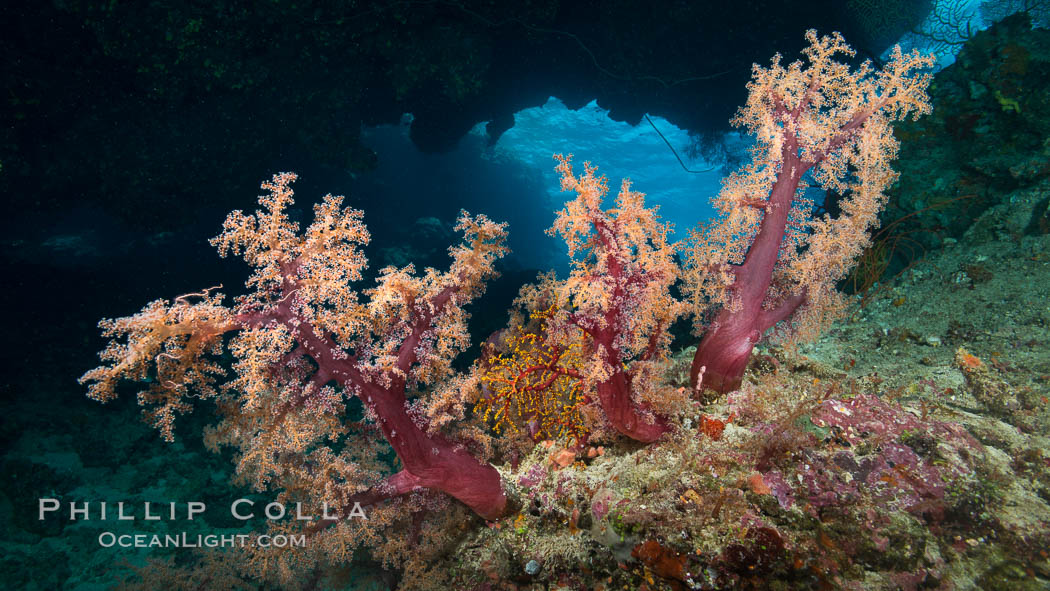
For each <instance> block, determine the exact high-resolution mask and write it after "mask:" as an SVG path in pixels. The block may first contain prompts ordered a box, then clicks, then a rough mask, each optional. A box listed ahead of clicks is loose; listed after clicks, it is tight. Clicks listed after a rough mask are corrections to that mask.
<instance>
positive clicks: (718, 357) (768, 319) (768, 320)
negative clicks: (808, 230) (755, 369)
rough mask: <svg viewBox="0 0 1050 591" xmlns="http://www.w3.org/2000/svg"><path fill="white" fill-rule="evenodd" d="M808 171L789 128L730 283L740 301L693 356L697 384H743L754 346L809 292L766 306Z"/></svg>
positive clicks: (717, 387)
mask: <svg viewBox="0 0 1050 591" xmlns="http://www.w3.org/2000/svg"><path fill="white" fill-rule="evenodd" d="M804 171H805V167H804V165H803V162H802V161H801V160H800V158H799V156H798V140H797V139H796V138H795V137H794V135H792V134H790V133H786V134H785V137H784V145H783V147H782V149H781V165H780V173H779V174H778V175H777V180H776V181H775V182H774V183H773V188H772V190H771V191H770V194H769V200H768V201H767V202H765V203H763V204H761V205H760V206H759V207H761V208H762V209H763V211H764V214H763V217H762V223H761V225H760V226H759V230H758V234H757V235H756V236H755V240H754V241H753V242H752V243H751V248H750V249H748V252H747V256H746V257H745V259H744V262H743V263H742V264H741V265H740V266H739V267H737V268H736V270H735V272H736V281H734V282H733V285H732V286H731V287H730V288H729V289H730V291H731V292H732V294H733V298H734V299H736V300H737V301H736V302H735V303H734V305H733V306H732V307H731V308H726V309H723V310H722V311H721V312H720V313H719V314H718V316H717V317H716V318H715V320H714V322H713V323H711V327H712V328H711V329H710V330H708V331H707V333H706V334H705V335H704V338H703V339H702V340H701V341H700V345H699V346H698V347H697V349H696V355H694V356H693V364H692V367H691V368H690V375H689V377H690V381H691V383H692V386H693V389H694V390H696V389H697V388H698V387H699V388H704V389H708V390H714V391H716V392H720V393H725V392H731V391H733V390H735V389H737V388H739V387H740V382H741V380H742V379H743V376H744V369H746V368H747V362H748V360H749V359H750V358H751V351H752V350H753V349H754V348H755V344H756V343H758V341H759V339H761V338H762V334H763V333H764V332H765V331H766V330H767V329H769V328H770V327H771V326H773V325H774V324H776V323H777V322H779V321H780V320H783V319H785V318H787V317H788V316H790V315H791V313H792V312H794V311H795V310H796V309H797V308H798V306H799V305H800V304H801V303H802V301H803V300H804V298H805V296H804V295H796V296H792V297H790V298H788V299H787V301H785V302H784V303H783V304H782V305H781V306H779V307H778V308H777V309H776V310H775V311H767V310H764V309H763V308H762V304H763V302H764V301H765V299H766V296H767V295H768V293H769V286H770V284H771V283H772V281H773V269H774V268H775V267H776V263H777V256H778V255H779V254H780V244H781V242H782V241H783V240H784V232H785V230H786V229H787V223H788V215H789V213H790V211H791V202H792V200H793V199H794V198H795V193H796V192H797V191H798V185H799V180H800V179H801V176H802V173H803V172H804ZM701 370H702V371H703V377H702V381H701Z"/></svg>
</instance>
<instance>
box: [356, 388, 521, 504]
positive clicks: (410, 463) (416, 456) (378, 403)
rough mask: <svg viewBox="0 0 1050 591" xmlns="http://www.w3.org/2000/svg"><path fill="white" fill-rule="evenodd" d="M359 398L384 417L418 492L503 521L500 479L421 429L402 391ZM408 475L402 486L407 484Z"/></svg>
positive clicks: (374, 391) (369, 391)
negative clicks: (436, 494) (444, 497)
mask: <svg viewBox="0 0 1050 591" xmlns="http://www.w3.org/2000/svg"><path fill="white" fill-rule="evenodd" d="M360 396H361V399H362V401H363V402H364V403H365V405H366V406H369V407H370V408H371V409H372V410H373V411H374V412H375V413H376V415H377V416H378V417H379V428H380V429H381V430H382V432H383V436H384V437H385V438H386V440H387V441H388V442H390V445H391V446H392V447H393V448H394V452H395V453H396V454H397V457H398V459H400V460H401V463H402V465H403V466H404V472H406V473H407V474H408V475H411V477H413V478H414V479H415V480H414V485H415V486H418V487H425V488H431V489H434V490H440V491H442V492H444V493H447V494H448V495H450V496H452V497H453V498H455V499H457V500H459V501H460V502H462V503H463V504H464V505H466V506H468V507H470V508H471V509H472V510H473V511H474V512H475V513H477V514H478V515H480V516H481V517H483V518H485V519H489V520H495V519H498V518H500V517H502V516H503V514H504V513H505V511H506V510H507V495H506V493H505V492H504V490H503V480H502V477H501V476H500V473H499V472H498V471H497V470H496V469H495V468H493V467H492V466H491V465H490V464H488V463H485V462H481V461H480V460H478V459H477V458H475V457H474V456H472V455H471V454H470V452H468V451H467V450H466V449H465V448H464V447H463V446H462V445H458V444H456V443H454V442H451V441H449V440H447V439H445V438H444V437H442V436H441V435H438V434H429V433H427V432H426V431H424V430H423V429H421V428H420V427H419V426H418V425H417V424H416V422H415V421H413V420H412V418H411V417H410V416H409V415H408V407H407V405H406V400H405V396H404V391H403V389H401V388H398V387H397V386H396V385H395V386H394V387H393V388H390V389H383V388H379V387H377V386H375V385H373V384H369V385H368V386H367V387H365V388H362V390H361V393H360ZM408 475H405V476H402V478H401V480H400V481H399V482H408V481H409V477H408ZM400 492H401V493H403V492H406V491H400Z"/></svg>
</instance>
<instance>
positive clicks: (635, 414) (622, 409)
mask: <svg viewBox="0 0 1050 591" xmlns="http://www.w3.org/2000/svg"><path fill="white" fill-rule="evenodd" d="M597 390H598V401H599V403H600V404H601V407H602V410H603V411H605V416H606V418H608V419H609V422H610V423H612V426H613V427H614V428H615V429H616V430H617V431H619V432H620V433H622V434H624V435H626V436H628V437H630V438H631V439H634V440H636V441H641V442H642V443H649V442H652V441H656V440H657V439H659V438H660V437H661V436H663V434H664V433H667V431H668V429H669V428H670V427H669V426H668V424H667V421H666V419H664V418H663V417H660V416H657V415H655V414H652V415H650V416H648V417H647V416H645V415H646V414H647V413H645V412H644V411H643V409H641V408H639V406H638V405H637V404H635V402H634V401H633V400H631V395H630V391H631V389H630V384H629V383H628V381H627V376H626V375H625V374H624V373H623V372H616V373H614V374H613V376H612V377H611V378H610V379H608V380H606V381H605V382H602V383H600V384H598V387H597Z"/></svg>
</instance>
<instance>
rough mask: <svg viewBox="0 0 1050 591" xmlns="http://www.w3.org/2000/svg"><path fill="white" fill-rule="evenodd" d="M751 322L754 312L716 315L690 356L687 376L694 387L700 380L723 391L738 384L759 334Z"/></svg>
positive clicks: (724, 312) (704, 385)
mask: <svg viewBox="0 0 1050 591" xmlns="http://www.w3.org/2000/svg"><path fill="white" fill-rule="evenodd" d="M754 324H755V323H754V315H751V316H745V315H743V314H739V313H736V314H734V313H732V312H729V311H727V310H723V311H722V312H721V313H720V314H719V315H718V316H717V317H716V318H715V321H714V322H713V323H712V325H713V326H714V328H713V329H712V330H709V331H707V333H706V334H705V335H704V338H703V339H702V340H701V341H700V345H699V346H697V348H696V355H695V356H693V365H692V367H691V368H690V372H689V376H690V379H691V381H692V384H693V388H694V389H696V387H697V385H698V384H699V385H700V387H702V388H704V389H707V390H713V391H715V392H719V393H722V394H724V393H726V392H732V391H733V390H736V389H737V388H739V387H740V382H741V380H743V378H744V370H745V369H746V368H747V362H748V360H749V359H751V351H752V350H753V349H754V348H755V343H757V342H758V339H759V338H761V336H762V333H761V331H760V330H758V328H757V327H756V326H755V325H754ZM701 372H702V375H701Z"/></svg>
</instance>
